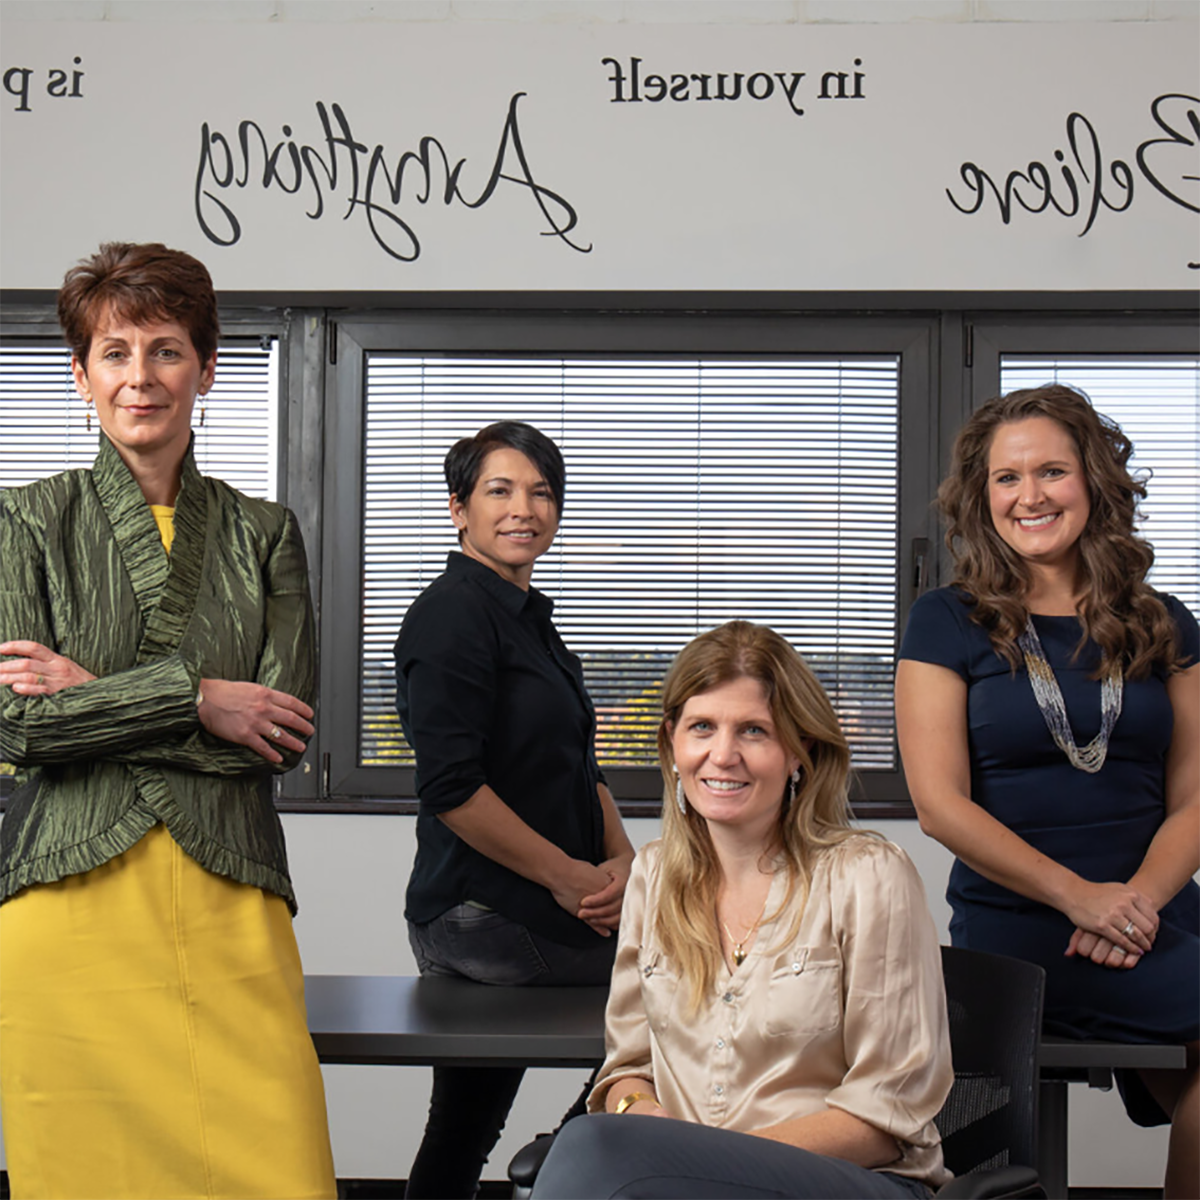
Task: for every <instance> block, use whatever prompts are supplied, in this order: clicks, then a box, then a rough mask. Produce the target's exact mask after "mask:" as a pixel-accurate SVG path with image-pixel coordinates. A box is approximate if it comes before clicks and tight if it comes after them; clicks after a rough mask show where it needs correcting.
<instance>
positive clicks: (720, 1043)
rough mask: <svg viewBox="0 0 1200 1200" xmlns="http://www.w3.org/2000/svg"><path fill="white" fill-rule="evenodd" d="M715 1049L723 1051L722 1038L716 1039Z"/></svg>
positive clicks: (723, 1043)
mask: <svg viewBox="0 0 1200 1200" xmlns="http://www.w3.org/2000/svg"><path fill="white" fill-rule="evenodd" d="M717 1049H718V1050H724V1049H725V1039H724V1038H717Z"/></svg>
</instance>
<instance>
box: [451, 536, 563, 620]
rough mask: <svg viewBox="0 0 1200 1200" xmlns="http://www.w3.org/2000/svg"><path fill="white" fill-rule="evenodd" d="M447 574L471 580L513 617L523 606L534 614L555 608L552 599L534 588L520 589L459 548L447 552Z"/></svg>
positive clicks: (546, 614)
mask: <svg viewBox="0 0 1200 1200" xmlns="http://www.w3.org/2000/svg"><path fill="white" fill-rule="evenodd" d="M446 573H447V574H448V575H462V576H465V577H466V578H468V579H473V580H474V581H475V582H476V583H477V584H479V586H480V587H482V588H483V589H484V590H485V591H487V592H488V593H490V594H491V595H492V596H494V597H495V598H496V600H497V601H499V603H500V604H501V605H503V606H504V608H505V609H506V610H507V611H508V612H510V613H511V614H512V615H513V616H514V617H519V616H520V615H521V614H522V613H523V612H525V611H526V609H528V611H529V612H530V613H532V614H533V615H535V616H546V617H549V616H550V614H551V613H552V612H553V611H554V601H553V600H551V599H550V597H549V596H546V595H544V594H543V593H542V592H539V591H538V590H537V588H535V587H531V588H530V589H529V591H526V590H525V589H524V588H519V587H517V585H516V584H515V583H509V581H508V580H507V579H505V578H504V577H503V576H501V575H499V574H497V572H495V571H493V570H492V568H491V567H489V566H488V565H487V564H486V563H481V562H480V561H479V560H478V559H475V558H471V556H470V555H468V554H463V553H462V551H461V550H451V551H450V554H449V555H448V556H447V558H446Z"/></svg>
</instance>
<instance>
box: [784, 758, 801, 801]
mask: <svg viewBox="0 0 1200 1200" xmlns="http://www.w3.org/2000/svg"><path fill="white" fill-rule="evenodd" d="M799 786H800V768H799V767H797V768H796V769H795V770H794V771H793V772H792V774H791V778H790V779H789V780H788V790H787V808H791V807H792V805H793V804H795V802H796V789H797V788H798V787H799Z"/></svg>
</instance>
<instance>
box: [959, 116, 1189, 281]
mask: <svg viewBox="0 0 1200 1200" xmlns="http://www.w3.org/2000/svg"><path fill="white" fill-rule="evenodd" d="M1197 105H1200V98H1197V97H1196V96H1186V95H1183V94H1182V93H1179V92H1171V93H1167V94H1165V95H1162V96H1158V97H1157V98H1156V99H1155V100H1154V101H1153V103H1152V104H1151V105H1150V115H1151V117H1152V118H1153V120H1154V123H1155V124H1156V125H1157V126H1158V128H1159V129H1160V130H1161V131H1162V132H1163V134H1164V135H1165V136H1163V137H1151V138H1147V139H1146V140H1145V141H1144V142H1142V143H1141V144H1140V145H1139V146H1138V147H1137V151H1136V155H1135V158H1136V162H1137V165H1138V170H1139V171H1140V172H1141V175H1142V178H1143V179H1144V180H1145V181H1146V182H1147V183H1149V184H1150V185H1151V186H1152V187H1154V188H1155V189H1156V190H1157V191H1159V192H1161V193H1162V195H1164V196H1166V198H1167V199H1168V200H1170V201H1172V203H1174V204H1178V205H1180V206H1181V207H1183V208H1186V209H1188V210H1189V211H1190V212H1200V204H1197V203H1195V202H1194V201H1191V200H1188V199H1187V198H1186V197H1184V196H1183V195H1182V194H1181V192H1180V190H1179V189H1181V188H1182V187H1183V186H1184V185H1185V184H1186V183H1190V184H1193V185H1194V184H1195V182H1196V180H1197V172H1196V154H1195V151H1196V149H1197V148H1198V147H1200V112H1198V111H1197ZM1066 132H1067V146H1068V148H1069V150H1070V161H1068V158H1067V154H1066V152H1065V151H1063V150H1061V149H1057V150H1055V151H1054V161H1055V163H1056V164H1057V168H1054V167H1048V166H1047V165H1046V164H1045V163H1042V162H1031V163H1029V164H1028V165H1027V166H1026V168H1025V170H1023V171H1009V173H1008V175H1007V177H1006V178H1005V179H1004V181H1003V182H1002V183H997V182H996V181H995V180H993V179H992V177H991V176H990V175H989V174H988V172H987V171H985V170H984V169H983V168H982V167H980V166H977V165H976V164H975V163H973V162H965V163H963V164H962V166H961V167H960V168H959V175H960V176H961V177H962V181H963V183H965V184H966V186H967V189H968V191H969V192H970V193H973V195H971V196H968V197H967V198H966V199H964V200H963V201H961V202H960V201H959V199H958V197H956V196H955V194H954V193H953V192H952V191H951V190H950V189H949V188H947V189H946V196H947V198H948V199H949V201H950V203H951V204H952V205H954V207H955V208H956V209H958V211H959V212H961V213H968V214H971V213H977V212H979V211H980V209H982V208H983V206H984V204H985V203H986V202H987V200H988V199H989V197H990V198H991V199H993V200H995V202H996V207H997V209H998V210H999V213H1000V220H1001V221H1002V222H1003V223H1004V224H1005V225H1007V224H1008V223H1009V222H1010V221H1011V220H1012V216H1013V210H1014V208H1022V209H1024V210H1025V211H1026V212H1029V213H1042V212H1045V211H1046V210H1047V209H1053V210H1054V211H1055V212H1056V213H1058V214H1059V215H1060V216H1064V217H1080V216H1082V215H1083V213H1084V212H1086V213H1087V220H1086V222H1085V223H1084V226H1083V228H1082V229H1081V230H1080V231H1079V236H1080V237H1083V236H1084V234H1086V233H1087V232H1088V230H1090V229H1091V228H1092V226H1093V225H1094V224H1095V223H1096V216H1097V214H1098V213H1099V211H1100V209H1101V207H1102V206H1103V207H1104V208H1107V209H1109V210H1111V211H1112V212H1118V213H1119V212H1124V211H1125V210H1126V209H1128V208H1129V206H1130V205H1131V204H1132V203H1133V193H1134V182H1135V178H1136V177H1135V175H1134V172H1133V169H1132V168H1131V167H1130V165H1129V164H1128V163H1127V162H1125V161H1124V160H1123V159H1120V158H1114V159H1113V160H1112V161H1111V162H1110V163H1108V164H1107V167H1106V163H1105V157H1104V154H1103V152H1102V151H1101V149H1100V137H1099V135H1098V134H1097V133H1096V130H1095V128H1094V127H1093V126H1092V123H1091V122H1090V121H1089V120H1088V119H1087V117H1085V116H1084V115H1083V114H1082V113H1077V112H1073V113H1071V114H1070V116H1068V117H1067V126H1066ZM1181 148H1182V149H1181ZM1184 155H1186V157H1183V156H1184ZM1172 156H1174V157H1172ZM1193 190H1194V188H1193ZM1190 265H1191V264H1189V266H1190Z"/></svg>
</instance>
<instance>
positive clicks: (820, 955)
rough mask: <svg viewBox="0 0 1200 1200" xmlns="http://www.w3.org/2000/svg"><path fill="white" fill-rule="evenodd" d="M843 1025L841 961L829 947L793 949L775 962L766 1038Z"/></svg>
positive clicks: (770, 988)
mask: <svg viewBox="0 0 1200 1200" xmlns="http://www.w3.org/2000/svg"><path fill="white" fill-rule="evenodd" d="M841 1023H842V960H841V957H840V956H839V955H838V952H837V950H836V949H835V948H834V947H832V946H794V947H792V949H791V950H788V951H785V952H784V953H783V954H781V955H779V957H778V958H776V960H775V965H774V966H773V967H772V969H771V979H770V982H769V983H768V985H767V1016H766V1030H767V1035H768V1036H769V1037H781V1036H783V1035H785V1034H812V1033H821V1032H823V1031H825V1030H829V1029H836V1028H838V1027H839V1026H840V1025H841Z"/></svg>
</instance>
